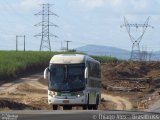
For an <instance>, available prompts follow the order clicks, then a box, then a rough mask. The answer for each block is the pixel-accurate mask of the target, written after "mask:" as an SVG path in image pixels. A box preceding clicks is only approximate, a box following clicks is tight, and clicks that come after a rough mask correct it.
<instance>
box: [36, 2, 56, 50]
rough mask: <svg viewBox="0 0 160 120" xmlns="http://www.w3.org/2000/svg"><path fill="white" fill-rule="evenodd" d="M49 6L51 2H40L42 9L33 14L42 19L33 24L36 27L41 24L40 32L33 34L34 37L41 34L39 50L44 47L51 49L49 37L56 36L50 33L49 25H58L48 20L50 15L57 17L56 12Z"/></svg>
mask: <svg viewBox="0 0 160 120" xmlns="http://www.w3.org/2000/svg"><path fill="white" fill-rule="evenodd" d="M51 6H52V4H42V11H40V12H39V13H37V14H35V15H41V16H42V21H41V22H40V23H38V24H36V25H35V26H37V27H38V26H42V32H41V33H39V34H37V35H35V37H37V36H41V43H40V49H39V50H40V51H42V50H44V49H46V50H48V51H51V43H50V37H55V38H58V37H57V36H56V35H53V34H52V33H50V26H54V27H58V26H57V25H55V24H53V23H52V22H50V16H51V15H52V16H56V17H58V15H57V14H55V13H53V12H52V11H50V7H51Z"/></svg>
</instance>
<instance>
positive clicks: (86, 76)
mask: <svg viewBox="0 0 160 120" xmlns="http://www.w3.org/2000/svg"><path fill="white" fill-rule="evenodd" d="M84 78H85V79H87V78H88V67H86V68H85V72H84Z"/></svg>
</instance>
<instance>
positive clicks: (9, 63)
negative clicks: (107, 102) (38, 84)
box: [0, 51, 117, 80]
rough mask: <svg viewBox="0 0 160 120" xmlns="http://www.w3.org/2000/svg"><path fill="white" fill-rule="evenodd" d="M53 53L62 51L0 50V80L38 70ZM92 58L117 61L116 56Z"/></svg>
mask: <svg viewBox="0 0 160 120" xmlns="http://www.w3.org/2000/svg"><path fill="white" fill-rule="evenodd" d="M55 54H64V52H61V53H60V52H35V51H34V52H33V51H28V52H22V51H19V52H16V51H0V80H8V79H11V78H17V77H19V76H21V75H26V74H29V73H35V72H40V71H42V70H43V69H44V68H45V67H46V66H47V65H48V64H49V60H50V59H51V57H52V56H53V55H55ZM65 54H66V52H65ZM67 54H73V52H68V53H67ZM93 58H95V59H97V60H99V61H100V62H101V63H105V62H116V61H117V59H116V58H110V57H97V56H93Z"/></svg>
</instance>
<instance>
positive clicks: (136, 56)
mask: <svg viewBox="0 0 160 120" xmlns="http://www.w3.org/2000/svg"><path fill="white" fill-rule="evenodd" d="M149 19H150V17H148V18H147V20H146V21H145V23H144V24H129V23H128V21H127V19H126V18H125V17H124V23H125V24H124V25H121V26H120V27H121V28H122V27H126V30H127V32H128V35H129V37H130V39H131V42H132V52H131V57H130V60H133V61H137V60H138V61H139V60H141V56H140V54H141V53H140V42H141V40H142V38H143V36H144V33H145V32H146V30H147V28H148V27H151V28H153V26H151V25H148V22H149ZM131 28H136V29H138V28H142V33H141V35H140V36H139V37H137V38H136V37H135V36H133V35H132V34H131Z"/></svg>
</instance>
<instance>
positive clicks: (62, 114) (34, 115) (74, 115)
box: [0, 110, 160, 120]
mask: <svg viewBox="0 0 160 120" xmlns="http://www.w3.org/2000/svg"><path fill="white" fill-rule="evenodd" d="M0 114H1V115H0V118H1V119H2V120H6V119H7V120H142V119H143V120H159V119H160V113H151V112H129V111H107V110H106V111H105V110H103V111H102V110H97V111H88V110H86V111H78V110H76V111H73V110H72V111H44V110H43V111H38V110H36V111H12V112H5V113H4V112H3V113H0Z"/></svg>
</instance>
